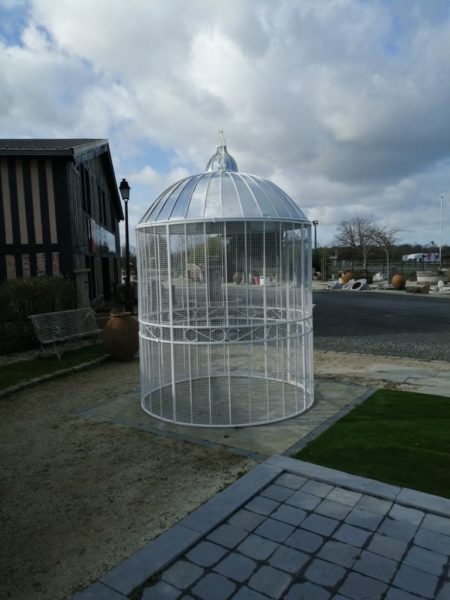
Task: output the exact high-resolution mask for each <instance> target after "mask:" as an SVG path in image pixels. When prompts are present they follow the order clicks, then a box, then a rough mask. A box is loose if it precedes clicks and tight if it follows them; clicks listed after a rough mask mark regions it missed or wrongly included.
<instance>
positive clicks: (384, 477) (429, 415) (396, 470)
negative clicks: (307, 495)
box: [295, 390, 450, 498]
mask: <svg viewBox="0 0 450 600" xmlns="http://www.w3.org/2000/svg"><path fill="white" fill-rule="evenodd" d="M295 458H298V459H300V460H304V461H308V462H312V463H316V464H319V465H324V466H327V467H332V468H334V469H339V470H341V471H347V472H349V473H354V474H356V475H361V476H364V477H370V478H372V479H379V480H381V481H385V482H387V483H392V484H395V485H400V486H404V487H409V488H412V489H416V490H420V491H423V492H428V493H430V494H437V495H439V496H445V497H446V498H450V398H445V397H443V396H432V395H428V394H416V393H412V392H402V391H397V390H378V391H376V392H375V393H374V394H373V395H372V396H370V398H368V399H367V400H366V401H365V402H363V403H362V404H360V405H359V406H356V407H355V408H354V409H353V410H352V411H351V412H350V413H348V414H347V415H346V416H345V417H343V418H342V419H340V420H339V421H338V422H337V423H335V424H334V425H332V426H331V427H330V428H329V429H327V430H326V431H325V432H324V433H322V434H321V435H320V436H319V437H318V438H316V439H315V440H313V441H312V442H311V443H310V444H308V445H307V446H306V447H305V448H304V449H303V450H301V451H300V452H299V453H297V454H296V455H295Z"/></svg>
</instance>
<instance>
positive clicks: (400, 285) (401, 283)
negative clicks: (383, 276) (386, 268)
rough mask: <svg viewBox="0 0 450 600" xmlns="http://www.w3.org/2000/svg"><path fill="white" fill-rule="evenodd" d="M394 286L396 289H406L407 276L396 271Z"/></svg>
mask: <svg viewBox="0 0 450 600" xmlns="http://www.w3.org/2000/svg"><path fill="white" fill-rule="evenodd" d="M391 283H392V287H393V288H394V290H404V289H405V285H406V278H405V277H403V275H400V273H395V275H393V276H392V279H391Z"/></svg>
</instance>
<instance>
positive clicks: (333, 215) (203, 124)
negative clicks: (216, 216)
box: [0, 0, 450, 242]
mask: <svg viewBox="0 0 450 600" xmlns="http://www.w3.org/2000/svg"><path fill="white" fill-rule="evenodd" d="M16 4H17V3H16V2H13V1H12V0H8V5H11V6H12V5H14V6H15V8H17V7H16ZM27 6H28V14H29V17H28V23H27V26H26V28H25V29H24V31H23V32H22V42H21V45H20V46H17V45H14V44H11V45H9V46H7V45H6V44H3V45H0V109H1V112H0V127H1V129H2V131H3V132H4V135H5V136H6V135H8V136H11V137H14V136H48V137H51V136H60V137H63V136H78V135H80V136H87V137H89V136H92V137H97V136H98V137H108V138H109V139H110V143H111V148H112V151H113V158H114V161H115V164H116V172H117V173H119V172H121V173H122V172H125V169H127V171H126V173H127V178H128V180H129V182H130V184H131V185H132V187H133V192H134V196H135V198H134V204H133V208H132V216H133V218H135V219H137V218H138V216H140V214H142V213H143V212H144V210H145V209H146V207H147V206H148V204H149V202H150V201H151V199H152V198H154V197H156V195H158V193H159V192H161V191H162V189H163V186H166V184H167V185H168V184H169V183H172V182H173V181H174V179H171V178H172V177H173V178H177V177H178V178H181V177H183V176H185V175H186V174H188V172H189V170H191V169H194V170H195V169H197V170H201V169H203V167H204V165H205V164H206V161H207V160H208V158H209V155H210V154H212V152H213V151H214V146H215V142H216V136H217V132H218V130H219V129H222V128H223V129H225V134H226V137H227V140H228V143H229V149H230V152H231V153H232V154H233V155H234V156H235V158H236V160H237V162H238V166H239V167H240V169H241V170H243V171H246V172H256V173H258V174H260V175H262V176H266V177H269V178H272V179H273V180H274V181H275V182H276V183H278V184H279V185H281V186H282V187H284V189H286V191H287V192H288V193H290V194H291V195H292V196H293V197H294V198H295V199H298V201H299V203H300V205H301V207H302V208H303V209H304V210H305V211H306V212H307V214H308V216H310V217H311V218H319V219H320V221H321V227H323V229H322V232H324V233H325V232H329V236H330V237H332V232H333V228H334V226H335V225H336V223H337V221H338V220H339V219H341V218H345V217H347V216H351V215H352V214H354V212H356V211H357V212H359V213H360V214H374V215H375V216H376V217H377V218H378V217H379V218H380V220H383V221H386V220H388V221H389V222H391V224H392V225H396V226H399V227H403V226H405V229H407V233H405V239H407V238H408V237H409V238H414V239H419V240H423V241H424V242H428V241H429V240H428V238H430V235H432V233H433V231H434V230H435V227H436V215H435V212H434V208H430V207H432V206H433V202H434V199H437V200H436V202H437V201H438V199H439V198H440V195H441V194H442V193H446V192H447V191H450V190H449V189H448V188H449V159H450V121H449V119H448V114H447V113H448V100H449V98H450V78H449V77H448V56H449V55H450V14H449V7H448V2H446V1H445V0H442V1H434V2H427V3H423V2H419V1H418V0H407V1H406V0H394V1H393V2H391V3H386V2H384V1H381V0H379V1H374V2H370V3H368V2H363V1H362V0H361V1H360V0H329V1H327V2H317V1H316V0H303V1H302V2H298V1H296V0H280V1H279V2H276V3H275V2H273V1H272V0H258V2H254V1H253V0H232V1H228V2H226V3H212V2H210V1H209V0H192V1H191V2H189V3H184V2H181V1H180V0H165V1H164V2H147V1H146V0H126V1H125V0H116V1H114V2H110V1H109V0H77V2H76V3H75V2H73V1H72V0H58V2H54V0H30V2H29V3H28V5H27ZM146 143H147V144H151V145H153V146H159V147H161V148H163V149H165V150H167V151H169V152H170V155H171V156H172V157H173V161H174V162H173V163H172V164H170V165H166V166H165V167H155V165H154V164H153V161H154V157H152V156H151V155H150V156H148V157H142V156H139V155H138V152H139V149H140V148H141V147H143V146H145V144H146ZM137 159H139V160H138V161H137V162H138V166H133V161H136V160H137ZM187 169H188V170H187ZM132 178H133V179H134V182H133V180H132ZM159 186H161V188H160V187H159ZM427 199H428V200H427ZM130 210H131V204H130ZM139 211H140V214H139ZM130 214H131V213H130ZM327 235H328V233H327ZM434 237H435V236H434ZM448 237H449V238H450V231H449V233H448ZM323 241H326V240H323ZM449 242H450V239H449Z"/></svg>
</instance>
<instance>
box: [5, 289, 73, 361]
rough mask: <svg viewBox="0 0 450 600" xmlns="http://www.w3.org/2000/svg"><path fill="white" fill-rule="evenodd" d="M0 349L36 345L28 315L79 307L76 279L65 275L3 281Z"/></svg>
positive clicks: (16, 348) (8, 349) (25, 347)
mask: <svg viewBox="0 0 450 600" xmlns="http://www.w3.org/2000/svg"><path fill="white" fill-rule="evenodd" d="M0 306H1V307H2V308H1V310H0V352H3V353H4V352H13V351H19V350H25V349H27V348H32V347H33V346H35V345H36V341H35V339H34V336H33V333H32V327H31V323H30V322H29V320H28V316H29V315H33V314H39V313H45V312H53V311H57V310H69V309H71V308H75V307H76V291H75V286H74V283H73V281H71V280H70V279H66V278H63V277H30V278H26V279H10V280H8V281H4V282H3V283H2V284H0Z"/></svg>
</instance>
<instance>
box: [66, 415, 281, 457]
mask: <svg viewBox="0 0 450 600" xmlns="http://www.w3.org/2000/svg"><path fill="white" fill-rule="evenodd" d="M97 406H99V405H97ZM89 410H91V409H86V410H82V411H75V412H73V413H72V414H73V415H75V416H77V417H83V418H86V419H91V420H93V421H97V422H100V423H111V424H112V425H119V426H121V427H131V428H132V429H138V430H140V431H145V432H147V433H152V434H153V435H157V436H159V437H164V438H169V439H173V440H178V441H180V442H187V443H189V444H195V445H196V446H202V447H203V448H210V449H220V450H224V451H225V452H230V453H231V454H237V455H239V456H244V457H246V458H251V459H253V460H255V461H257V462H264V461H265V460H267V458H269V456H268V455H267V454H261V453H260V452H255V451H253V450H245V449H244V448H237V447H236V446H228V445H226V444H220V443H219V442H212V441H211V440H205V439H203V438H197V437H194V436H189V435H186V434H184V433H180V432H178V431H170V430H164V429H157V428H156V427H152V426H151V425H146V424H145V423H142V422H141V421H127V420H126V419H116V418H114V417H105V416H96V415H90V414H89Z"/></svg>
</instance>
